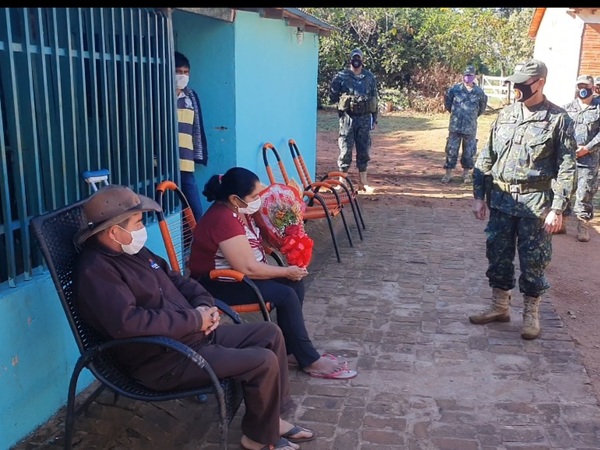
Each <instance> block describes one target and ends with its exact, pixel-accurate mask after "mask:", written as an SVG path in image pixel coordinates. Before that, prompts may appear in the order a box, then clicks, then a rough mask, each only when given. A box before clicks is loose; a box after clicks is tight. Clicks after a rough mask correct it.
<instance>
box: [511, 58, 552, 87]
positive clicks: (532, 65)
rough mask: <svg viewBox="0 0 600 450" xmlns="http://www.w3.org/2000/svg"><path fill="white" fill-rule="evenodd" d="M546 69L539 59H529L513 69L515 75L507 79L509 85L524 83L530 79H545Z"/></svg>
mask: <svg viewBox="0 0 600 450" xmlns="http://www.w3.org/2000/svg"><path fill="white" fill-rule="evenodd" d="M547 76H548V68H547V67H546V64H544V63H543V62H542V61H540V60H539V59H530V60H528V61H525V62H524V63H523V64H519V65H517V67H515V73H513V74H512V75H511V76H510V77H508V78H507V80H508V81H510V82H511V83H525V82H526V81H527V80H530V79H531V78H546V77H547Z"/></svg>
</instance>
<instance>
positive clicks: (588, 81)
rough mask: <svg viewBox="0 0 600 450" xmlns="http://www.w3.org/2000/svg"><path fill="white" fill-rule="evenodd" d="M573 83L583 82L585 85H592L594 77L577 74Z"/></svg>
mask: <svg viewBox="0 0 600 450" xmlns="http://www.w3.org/2000/svg"><path fill="white" fill-rule="evenodd" d="M575 84H585V85H586V86H593V85H594V77H592V76H591V75H579V76H578V77H577V81H576V82H575Z"/></svg>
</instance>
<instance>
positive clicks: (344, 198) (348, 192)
mask: <svg viewBox="0 0 600 450" xmlns="http://www.w3.org/2000/svg"><path fill="white" fill-rule="evenodd" d="M288 147H289V148H290V152H291V153H292V159H293V161H294V166H296V171H297V172H298V176H299V177H300V182H301V183H302V186H303V187H304V188H305V189H306V188H310V189H312V188H311V186H312V184H313V181H312V178H311V176H310V172H309V171H308V168H307V167H306V163H305V162H304V158H302V154H301V153H300V149H299V148H298V145H297V144H296V141H295V140H294V139H290V140H288ZM340 177H341V178H343V179H344V180H345V183H343V182H341V181H340ZM321 181H322V182H325V183H327V184H328V185H330V186H329V188H330V189H333V188H334V187H335V186H339V187H340V188H341V190H340V191H338V196H339V200H340V201H341V202H342V205H350V207H351V208H352V214H353V215H354V220H355V221H356V227H357V228H358V235H359V236H360V240H361V241H362V240H363V234H362V230H366V227H365V222H364V220H363V216H362V211H361V209H360V205H359V204H358V192H357V191H356V190H355V189H354V186H353V184H352V181H351V180H350V178H349V177H348V174H347V173H345V172H328V173H327V174H326V175H324V176H323V177H322V178H321ZM320 189H321V188H320V187H317V188H315V189H314V192H315V193H316V194H319V195H320V196H321V197H322V198H323V200H325V203H327V206H330V205H335V204H336V203H337V200H338V197H336V196H335V195H334V194H333V192H328V191H322V190H320ZM361 227H362V230H361Z"/></svg>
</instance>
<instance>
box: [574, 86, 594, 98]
mask: <svg viewBox="0 0 600 450" xmlns="http://www.w3.org/2000/svg"><path fill="white" fill-rule="evenodd" d="M592 94H593V91H592V90H591V89H588V88H582V89H579V90H578V91H577V96H578V97H579V98H581V99H585V98H588V97H590V96H591V95H592Z"/></svg>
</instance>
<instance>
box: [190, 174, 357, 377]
mask: <svg viewBox="0 0 600 450" xmlns="http://www.w3.org/2000/svg"><path fill="white" fill-rule="evenodd" d="M263 187H264V186H263V185H262V184H261V183H260V180H259V179H258V176H257V175H256V174H255V173H254V172H252V171H250V170H248V169H244V168H243V167H233V168H231V169H229V170H228V171H227V172H226V173H225V174H224V175H222V176H221V175H213V176H212V177H211V178H210V179H209V180H208V182H207V183H206V185H205V186H204V191H203V194H204V196H205V197H206V198H207V200H208V201H209V202H213V204H212V205H211V206H210V208H208V210H207V211H206V212H205V213H204V215H203V216H202V217H201V218H200V220H199V222H198V223H197V224H196V228H195V230H194V240H193V243H192V249H191V254H190V271H191V276H192V277H193V278H196V279H197V280H198V281H200V283H201V284H202V285H203V286H204V287H205V288H206V289H207V290H208V291H209V292H210V293H211V294H212V295H213V296H214V297H216V298H219V299H221V300H222V301H224V302H225V303H227V304H229V305H231V306H234V305H241V304H248V303H253V299H254V295H253V292H252V291H251V290H250V288H249V287H248V286H247V285H246V284H245V283H235V282H227V281H219V280H212V279H211V278H210V276H209V274H210V271H211V270H213V269H233V270H237V271H239V272H242V273H244V274H245V275H246V276H248V277H249V278H250V279H251V280H252V281H253V282H254V283H255V284H256V286H257V287H258V289H259V290H260V292H261V294H262V296H263V298H264V299H265V301H268V302H270V303H272V304H273V305H275V308H276V310H277V323H278V325H279V327H280V328H281V331H282V332H283V336H284V338H285V343H286V347H287V353H288V358H289V361H290V363H292V364H298V366H299V367H301V368H302V370H303V371H304V372H306V373H308V374H309V375H311V376H314V377H318V378H334V379H348V378H353V377H355V376H356V374H357V372H356V371H354V370H349V369H348V366H347V363H346V362H341V361H338V360H337V359H336V358H335V357H334V356H332V355H328V354H325V355H320V354H319V352H318V351H317V350H316V349H315V347H314V345H313V344H312V342H311V340H310V337H309V336H308V332H307V330H306V326H305V324H304V316H303V314H302V304H303V302H304V282H303V280H302V279H303V278H304V277H305V276H306V275H307V274H308V272H307V271H306V269H304V268H300V267H298V266H284V267H281V266H276V265H271V264H269V263H268V261H267V259H266V256H265V249H264V247H263V243H262V239H261V237H260V231H259V229H258V227H257V226H256V223H255V222H254V219H253V218H252V214H254V213H255V212H257V211H258V210H259V208H260V204H261V199H260V195H259V194H260V192H261V190H262V189H263Z"/></svg>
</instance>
